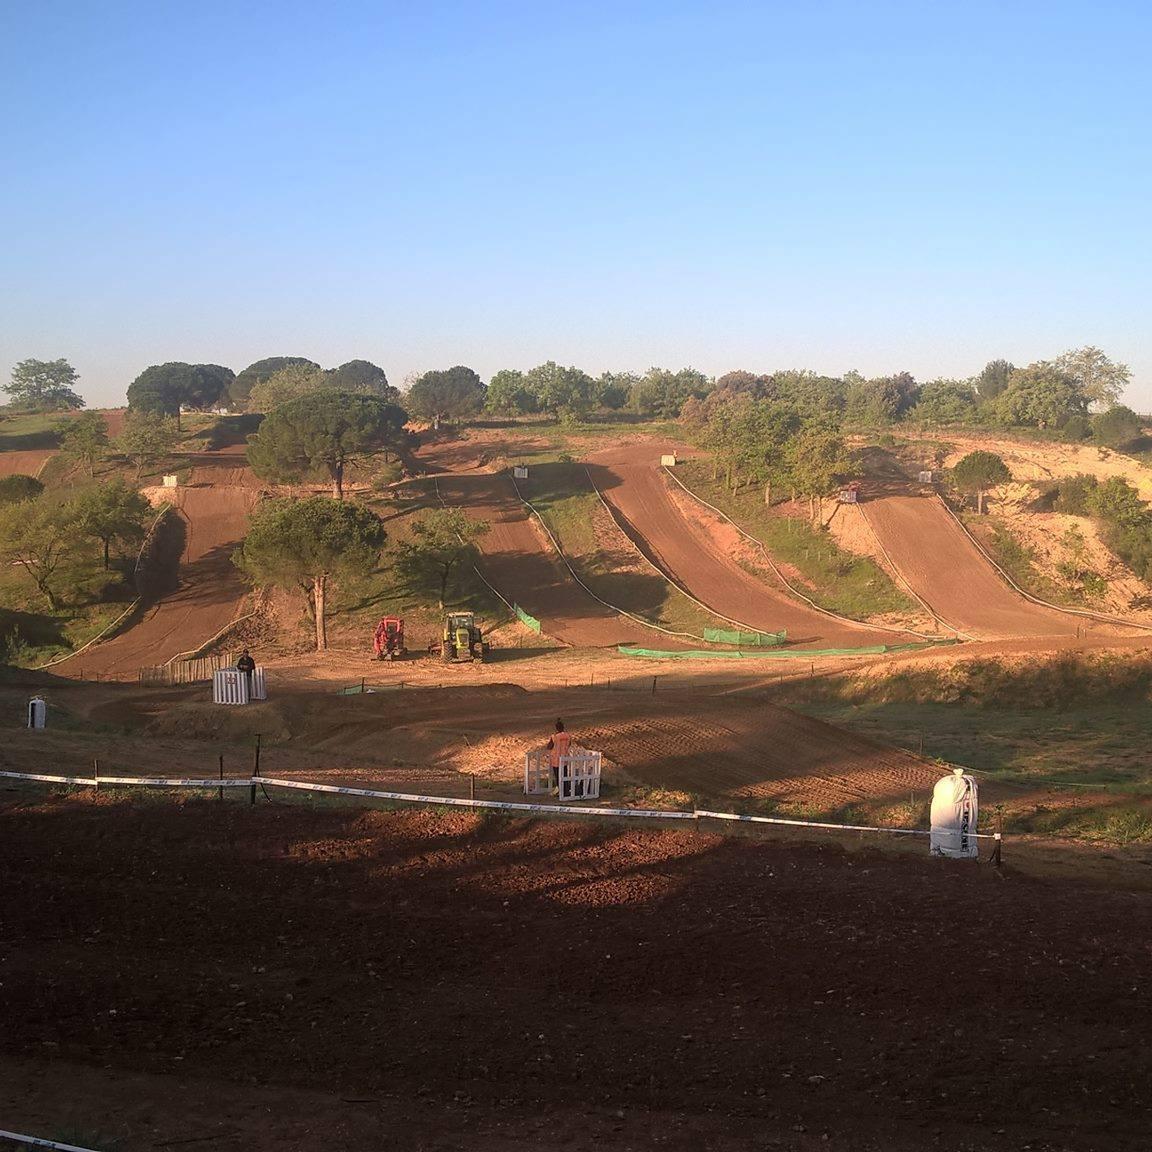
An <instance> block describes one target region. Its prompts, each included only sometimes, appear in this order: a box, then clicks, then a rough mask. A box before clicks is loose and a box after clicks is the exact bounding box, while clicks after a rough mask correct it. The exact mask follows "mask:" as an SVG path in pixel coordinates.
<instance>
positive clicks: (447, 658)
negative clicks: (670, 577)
mask: <svg viewBox="0 0 1152 1152" xmlns="http://www.w3.org/2000/svg"><path fill="white" fill-rule="evenodd" d="M440 659H441V660H443V661H444V663H445V664H451V663H452V645H451V644H449V643H448V642H447V641H445V642H444V643H443V644H441V645H440Z"/></svg>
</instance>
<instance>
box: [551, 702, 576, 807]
mask: <svg viewBox="0 0 1152 1152" xmlns="http://www.w3.org/2000/svg"><path fill="white" fill-rule="evenodd" d="M571 747H572V735H571V733H569V732H565V731H564V721H563V720H557V721H556V731H555V732H553V733H552V735H551V736H550V737H549V738H548V751H549V752H550V753H551V757H550V762H551V765H552V795H553V796H559V795H560V757H561V756H567V755H568V751H569V749H570V748H571Z"/></svg>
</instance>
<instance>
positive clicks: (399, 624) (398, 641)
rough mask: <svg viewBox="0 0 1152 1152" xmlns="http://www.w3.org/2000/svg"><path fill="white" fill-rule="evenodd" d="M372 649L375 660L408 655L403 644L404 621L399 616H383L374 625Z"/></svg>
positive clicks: (393, 658)
mask: <svg viewBox="0 0 1152 1152" xmlns="http://www.w3.org/2000/svg"><path fill="white" fill-rule="evenodd" d="M372 649H373V651H374V652H375V653H376V659H377V660H395V659H396V657H397V656H407V655H408V649H407V648H406V647H405V646H404V621H403V620H402V619H401V618H400V617H399V616H385V617H384V618H383V619H382V620H381V621H380V623H379V624H377V625H376V631H375V633H373V636H372Z"/></svg>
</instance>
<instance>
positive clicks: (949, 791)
mask: <svg viewBox="0 0 1152 1152" xmlns="http://www.w3.org/2000/svg"><path fill="white" fill-rule="evenodd" d="M978 813H979V803H978V800H977V788H976V781H975V780H974V779H973V778H972V777H971V776H969V775H968V774H967V773H966V772H965V771H964V769H963V768H953V769H952V775H951V776H945V777H943V778H942V779H940V780H937V781H936V787H935V788H933V789H932V831H931V834H930V835H929V838H928V839H929V846H930V851H931V853H932V855H933V856H948V857H950V858H952V859H956V860H962V859H973V858H975V857H976V856H978V855H979V847H978V841H977V839H976V818H977V815H978Z"/></svg>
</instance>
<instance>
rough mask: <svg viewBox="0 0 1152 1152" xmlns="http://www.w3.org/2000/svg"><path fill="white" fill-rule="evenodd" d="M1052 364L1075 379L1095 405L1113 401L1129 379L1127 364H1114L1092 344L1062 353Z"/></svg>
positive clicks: (1113, 402) (1108, 404)
mask: <svg viewBox="0 0 1152 1152" xmlns="http://www.w3.org/2000/svg"><path fill="white" fill-rule="evenodd" d="M1053 364H1054V365H1055V366H1056V367H1057V368H1058V369H1059V370H1060V371H1061V372H1063V373H1065V375H1067V376H1069V377H1070V378H1071V379H1072V380H1074V381H1075V382H1076V384H1077V385H1078V386H1079V388H1080V391H1081V392H1082V393H1083V394H1084V397H1085V398H1086V399H1087V401H1088V403H1089V404H1090V405H1094V406H1095V407H1096V408H1110V407H1111V406H1112V405H1113V404H1116V403H1117V402H1118V401H1119V399H1120V397H1121V396H1122V395H1123V394H1124V389H1125V388H1127V386H1128V382H1129V381H1130V380H1131V379H1132V371H1131V369H1130V368H1129V367H1128V365H1127V364H1114V363H1113V362H1112V361H1111V360H1109V359H1108V357H1107V356H1105V355H1104V353H1103V352H1102V351H1101V350H1100V349H1099V348H1095V347H1093V346H1091V345H1088V346H1087V347H1085V348H1072V349H1070V350H1069V351H1067V352H1064V353H1061V355H1059V356H1057V357H1056V359H1055V360H1054V361H1053Z"/></svg>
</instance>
